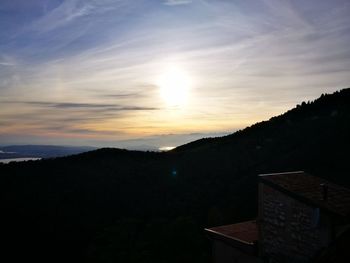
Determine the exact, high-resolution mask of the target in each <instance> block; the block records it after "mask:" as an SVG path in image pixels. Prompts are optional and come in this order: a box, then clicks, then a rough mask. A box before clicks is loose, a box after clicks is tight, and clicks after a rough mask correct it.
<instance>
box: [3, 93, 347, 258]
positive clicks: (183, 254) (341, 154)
mask: <svg viewBox="0 0 350 263" xmlns="http://www.w3.org/2000/svg"><path fill="white" fill-rule="evenodd" d="M349 134H350V89H344V90H341V91H339V92H336V93H334V94H327V95H322V96H321V97H320V98H319V99H317V100H315V101H313V102H303V103H301V104H300V105H298V106H297V107H295V108H294V109H292V110H290V111H288V112H286V113H285V114H282V115H280V116H277V117H273V118H271V119H270V120H268V121H263V122H260V123H257V124H255V125H252V126H251V127H248V128H245V129H243V130H241V131H238V132H235V133H233V134H231V135H228V136H224V137H219V138H205V139H201V140H197V141H194V142H192V143H189V144H186V145H183V146H180V147H178V148H176V149H174V150H172V151H169V152H141V151H127V150H120V149H112V148H105V149H99V150H96V151H90V152H86V153H82V154H79V155H74V156H69V157H62V158H56V159H48V160H40V161H29V162H24V163H11V164H7V165H0V174H1V176H0V189H1V191H0V192H1V196H2V198H1V208H2V210H1V211H2V217H1V220H2V222H1V230H0V231H1V233H2V234H1V238H2V241H3V242H2V243H3V244H6V245H4V246H5V247H4V248H5V249H4V251H6V253H4V254H3V255H6V254H7V255H11V257H12V258H13V259H14V261H15V260H20V259H26V260H30V259H35V260H36V261H43V262H44V261H45V262H46V261H50V262H60V261H65V262H67V261H68V262H70V261H71V262H73V261H75V262H77V261H78V262H81V261H83V262H210V246H209V243H208V241H207V240H206V238H205V236H204V234H203V231H202V229H203V228H204V227H210V226H214V225H220V224H226V223H234V222H238V221H242V220H245V219H251V218H253V217H254V216H256V212H257V207H256V204H257V175H258V174H259V173H267V172H282V171H291V170H304V171H306V172H308V173H311V174H314V175H317V176H320V177H324V178H326V179H328V180H330V181H334V182H336V183H338V184H342V185H345V186H348V187H349V186H350V177H349V176H348V167H347V161H348V151H349V148H350V138H349ZM18 251H21V253H18ZM3 255H2V256H3Z"/></svg>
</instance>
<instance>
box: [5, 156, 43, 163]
mask: <svg viewBox="0 0 350 263" xmlns="http://www.w3.org/2000/svg"><path fill="white" fill-rule="evenodd" d="M40 159H41V158H34V157H26V158H10V159H0V163H9V162H24V161H35V160H40Z"/></svg>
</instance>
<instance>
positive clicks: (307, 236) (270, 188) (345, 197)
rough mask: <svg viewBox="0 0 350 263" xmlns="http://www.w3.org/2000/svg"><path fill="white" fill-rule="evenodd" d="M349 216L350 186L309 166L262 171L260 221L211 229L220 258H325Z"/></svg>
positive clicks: (285, 262) (219, 262)
mask: <svg viewBox="0 0 350 263" xmlns="http://www.w3.org/2000/svg"><path fill="white" fill-rule="evenodd" d="M349 219H350V190H349V189H346V188H344V187H341V186H339V185H336V184H333V183H330V182H328V181H326V180H324V179H321V178H319V177H316V176H312V175H309V174H306V173H304V172H289V173H275V174H262V175H260V176H259V211H258V218H257V219H256V221H248V222H243V223H238V224H233V225H227V226H220V227H213V228H209V229H205V231H206V233H207V235H208V236H209V238H210V239H211V240H212V241H213V257H214V262H216V263H226V262H227V263H228V262H237V263H238V262H279V263H289V262H290V263H292V262H293V263H304V262H321V260H322V258H324V256H325V255H327V254H329V250H330V248H332V249H333V250H334V244H336V243H337V242H339V240H342V239H344V236H345V233H346V234H347V235H348V233H349V232H350V231H348V230H349V229H350V220H349ZM345 240H348V239H345ZM348 245H349V246H350V244H348ZM349 248H350V247H349ZM349 262H350V261H349Z"/></svg>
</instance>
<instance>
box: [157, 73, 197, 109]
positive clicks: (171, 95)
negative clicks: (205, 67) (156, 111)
mask: <svg viewBox="0 0 350 263" xmlns="http://www.w3.org/2000/svg"><path fill="white" fill-rule="evenodd" d="M158 86H159V88H160V95H161V97H162V98H163V100H164V101H165V103H166V104H167V105H168V106H171V107H173V106H183V105H184V104H186V102H187V99H188V95H189V88H190V86H191V80H190V78H189V76H188V75H187V74H186V72H184V71H183V70H181V69H179V68H177V67H173V68H169V69H168V70H166V71H165V72H164V73H163V74H161V75H160V77H159V79H158Z"/></svg>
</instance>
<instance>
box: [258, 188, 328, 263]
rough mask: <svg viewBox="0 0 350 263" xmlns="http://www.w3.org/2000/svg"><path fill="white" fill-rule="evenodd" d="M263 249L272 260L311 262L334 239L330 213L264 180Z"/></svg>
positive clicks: (262, 199) (280, 261)
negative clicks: (321, 211) (271, 185)
mask: <svg viewBox="0 0 350 263" xmlns="http://www.w3.org/2000/svg"><path fill="white" fill-rule="evenodd" d="M259 188H260V189H259V191H260V197H259V209H260V210H259V221H260V237H261V238H260V242H261V247H260V251H261V254H262V256H265V257H267V258H269V261H268V262H279V263H284V262H295V263H296V262H298V263H299V262H300V263H302V262H309V261H310V259H311V258H313V257H314V256H315V255H316V254H317V253H318V252H319V251H320V250H321V249H322V248H324V247H326V246H327V245H328V244H329V242H330V238H331V226H330V222H329V218H328V216H327V215H324V214H321V213H320V210H319V208H315V207H311V206H308V205H306V204H304V203H302V202H300V201H298V200H296V199H293V198H291V197H289V196H288V195H286V194H283V193H282V192H280V191H278V190H275V189H274V188H272V187H269V186H267V185H265V184H263V183H261V184H260V186H259Z"/></svg>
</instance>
